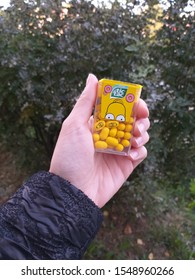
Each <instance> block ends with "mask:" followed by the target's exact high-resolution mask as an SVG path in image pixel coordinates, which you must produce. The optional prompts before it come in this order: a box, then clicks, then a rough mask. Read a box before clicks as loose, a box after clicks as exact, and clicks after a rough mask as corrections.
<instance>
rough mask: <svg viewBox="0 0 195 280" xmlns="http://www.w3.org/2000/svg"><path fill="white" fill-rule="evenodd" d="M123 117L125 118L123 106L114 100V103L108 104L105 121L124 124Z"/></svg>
mask: <svg viewBox="0 0 195 280" xmlns="http://www.w3.org/2000/svg"><path fill="white" fill-rule="evenodd" d="M125 116H126V109H125V106H124V105H123V103H122V102H121V101H118V100H115V101H114V102H112V103H110V104H109V106H108V108H107V111H106V115H105V119H107V120H116V121H121V122H125V120H126V117H125Z"/></svg>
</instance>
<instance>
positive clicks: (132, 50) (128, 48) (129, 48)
mask: <svg viewBox="0 0 195 280" xmlns="http://www.w3.org/2000/svg"><path fill="white" fill-rule="evenodd" d="M125 50H126V51H128V52H137V51H138V47H137V46H135V45H132V46H127V47H126V48H125Z"/></svg>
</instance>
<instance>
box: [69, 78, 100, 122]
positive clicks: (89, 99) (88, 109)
mask: <svg viewBox="0 0 195 280" xmlns="http://www.w3.org/2000/svg"><path fill="white" fill-rule="evenodd" d="M97 83H98V79H97V78H96V76H95V75H93V74H89V75H88V78H87V81H86V86H85V88H84V90H83V92H82V94H81V96H80V97H79V99H78V101H77V103H76V104H75V106H74V108H73V110H72V112H71V117H72V118H75V119H76V120H77V122H78V121H79V122H80V123H83V124H84V123H86V122H88V121H89V118H90V117H91V114H92V111H93V107H94V105H95V100H96V90H97Z"/></svg>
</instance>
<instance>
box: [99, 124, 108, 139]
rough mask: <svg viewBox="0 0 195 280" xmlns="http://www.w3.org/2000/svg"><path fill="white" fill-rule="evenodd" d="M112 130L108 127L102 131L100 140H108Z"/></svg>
mask: <svg viewBox="0 0 195 280" xmlns="http://www.w3.org/2000/svg"><path fill="white" fill-rule="evenodd" d="M109 132H110V130H109V128H108V127H104V128H103V129H102V131H101V132H100V139H101V140H106V138H107V137H108V134H109Z"/></svg>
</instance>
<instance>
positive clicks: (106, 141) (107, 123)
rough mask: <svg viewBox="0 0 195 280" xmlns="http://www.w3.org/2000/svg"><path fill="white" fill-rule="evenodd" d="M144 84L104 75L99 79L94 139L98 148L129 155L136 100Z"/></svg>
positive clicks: (97, 149) (98, 149)
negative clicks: (111, 78)
mask: <svg viewBox="0 0 195 280" xmlns="http://www.w3.org/2000/svg"><path fill="white" fill-rule="evenodd" d="M141 90H142V86H141V85H138V84H132V83H126V82H121V81H115V80H109V79H102V80H100V81H99V82H98V89H97V98H96V105H95V110H94V126H93V141H94V147H95V150H96V151H97V152H104V153H111V154H118V155H124V156H127V155H128V153H129V150H130V148H131V139H132V132H133V125H134V122H135V112H134V111H135V110H134V108H135V104H136V103H137V102H138V100H139V97H140V94H141Z"/></svg>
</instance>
